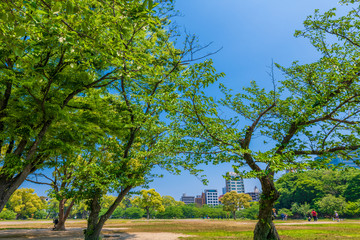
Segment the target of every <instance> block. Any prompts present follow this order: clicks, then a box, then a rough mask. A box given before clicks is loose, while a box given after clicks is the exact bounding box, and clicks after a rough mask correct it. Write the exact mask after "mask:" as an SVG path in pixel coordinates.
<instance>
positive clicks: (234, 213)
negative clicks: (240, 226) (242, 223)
mask: <svg viewBox="0 0 360 240" xmlns="http://www.w3.org/2000/svg"><path fill="white" fill-rule="evenodd" d="M232 214H233V218H234V220H236V211H232Z"/></svg>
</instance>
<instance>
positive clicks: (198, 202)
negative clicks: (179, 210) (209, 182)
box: [195, 193, 206, 207]
mask: <svg viewBox="0 0 360 240" xmlns="http://www.w3.org/2000/svg"><path fill="white" fill-rule="evenodd" d="M195 204H196V205H197V206H198V207H201V206H202V205H204V204H206V198H205V193H201V195H197V196H196V198H195Z"/></svg>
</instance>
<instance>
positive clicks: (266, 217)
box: [254, 177, 280, 240]
mask: <svg viewBox="0 0 360 240" xmlns="http://www.w3.org/2000/svg"><path fill="white" fill-rule="evenodd" d="M260 182H261V187H262V190H263V192H262V196H261V199H260V202H259V203H260V204H259V221H258V223H257V224H256V226H255V230H254V240H279V239H280V237H279V234H278V232H277V231H276V228H275V225H274V223H273V220H272V214H273V211H272V209H273V206H274V203H275V201H276V200H277V199H278V198H279V193H278V192H277V191H276V189H275V186H274V182H273V180H272V178H269V177H263V178H261V179H260Z"/></svg>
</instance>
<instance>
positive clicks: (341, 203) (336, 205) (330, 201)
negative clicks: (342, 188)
mask: <svg viewBox="0 0 360 240" xmlns="http://www.w3.org/2000/svg"><path fill="white" fill-rule="evenodd" d="M316 205H317V207H318V209H319V213H320V214H321V215H323V216H329V217H331V216H334V213H335V211H336V212H338V213H339V214H342V213H344V210H345V208H346V201H345V198H344V197H341V196H340V197H335V196H333V195H330V194H329V195H326V196H325V197H323V198H322V199H320V200H319V201H317V202H316Z"/></svg>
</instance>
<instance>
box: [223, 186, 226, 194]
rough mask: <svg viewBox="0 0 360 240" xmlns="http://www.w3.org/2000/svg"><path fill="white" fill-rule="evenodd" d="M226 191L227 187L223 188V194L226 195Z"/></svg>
mask: <svg viewBox="0 0 360 240" xmlns="http://www.w3.org/2000/svg"><path fill="white" fill-rule="evenodd" d="M225 193H226V187H223V188H222V194H223V195H224V194H225Z"/></svg>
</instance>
